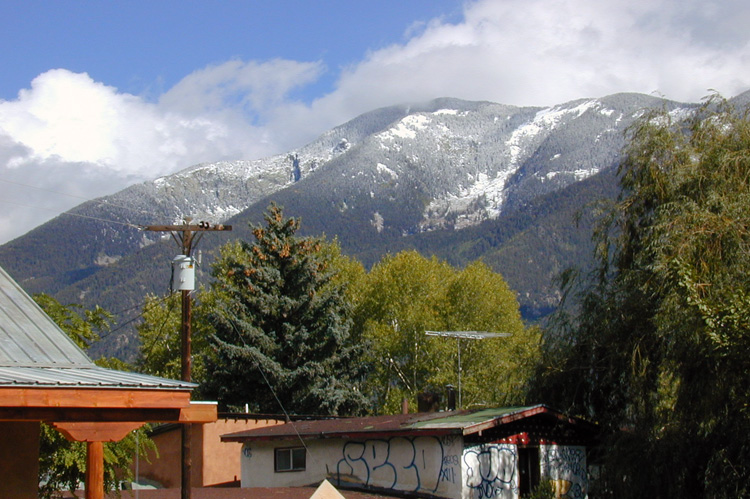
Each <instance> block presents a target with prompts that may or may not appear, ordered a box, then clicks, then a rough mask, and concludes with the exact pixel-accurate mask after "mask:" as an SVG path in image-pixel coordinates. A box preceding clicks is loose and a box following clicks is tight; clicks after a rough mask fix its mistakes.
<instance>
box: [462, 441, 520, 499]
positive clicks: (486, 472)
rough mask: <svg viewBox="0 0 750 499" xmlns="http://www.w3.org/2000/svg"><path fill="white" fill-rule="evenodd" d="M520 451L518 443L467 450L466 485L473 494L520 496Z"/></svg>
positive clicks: (476, 495)
mask: <svg viewBox="0 0 750 499" xmlns="http://www.w3.org/2000/svg"><path fill="white" fill-rule="evenodd" d="M517 462H518V461H517V451H516V446H515V445H509V444H490V445H480V446H478V447H473V448H471V449H467V450H466V451H465V452H464V463H465V464H466V486H467V487H468V488H469V490H470V491H471V497H475V498H477V499H484V498H509V499H510V498H515V497H518V470H517V467H516V463H517Z"/></svg>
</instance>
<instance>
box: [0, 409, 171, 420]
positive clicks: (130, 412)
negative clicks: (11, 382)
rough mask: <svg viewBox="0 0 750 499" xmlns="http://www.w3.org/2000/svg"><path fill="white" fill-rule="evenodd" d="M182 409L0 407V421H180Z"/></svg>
mask: <svg viewBox="0 0 750 499" xmlns="http://www.w3.org/2000/svg"><path fill="white" fill-rule="evenodd" d="M181 411H182V409H106V408H105V409H87V408H77V407H60V408H55V407H0V421H59V422H65V421H91V422H96V421H98V422H104V423H107V422H109V423H115V422H123V421H147V422H173V423H177V422H179V421H180V417H181Z"/></svg>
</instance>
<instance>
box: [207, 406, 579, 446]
mask: <svg viewBox="0 0 750 499" xmlns="http://www.w3.org/2000/svg"><path fill="white" fill-rule="evenodd" d="M539 414H544V415H545V416H547V417H549V418H551V419H555V420H564V421H566V422H568V423H570V424H575V423H576V422H578V421H579V420H576V419H573V418H568V417H566V416H564V415H563V414H561V413H559V412H557V411H554V410H553V409H550V408H549V407H547V406H546V405H533V406H526V407H502V408H496V409H483V410H461V411H449V412H431V413H417V414H396V415H392V416H371V417H363V418H343V419H327V420H318V421H296V422H294V423H286V424H283V425H276V426H267V427H264V428H257V429H253V430H247V431H244V432H239V433H232V434H229V435H222V437H221V438H222V440H224V441H239V442H242V441H246V440H272V439H285V438H296V437H298V436H299V437H301V438H340V437H353V436H357V435H359V436H365V437H372V436H376V435H398V434H401V435H405V434H406V435H446V434H462V435H470V434H473V433H478V432H480V431H482V430H485V429H488V428H492V427H496V426H500V425H503V424H507V423H511V422H513V421H518V420H520V419H524V418H528V417H531V416H536V415H539Z"/></svg>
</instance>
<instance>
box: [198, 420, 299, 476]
mask: <svg viewBox="0 0 750 499" xmlns="http://www.w3.org/2000/svg"><path fill="white" fill-rule="evenodd" d="M284 422H285V421H283V420H280V419H244V418H243V419H232V418H226V419H223V418H222V419H219V420H218V421H216V422H215V423H210V424H207V425H204V426H203V456H205V459H204V460H203V486H204V487H210V486H212V485H218V484H222V483H227V482H233V481H238V480H239V479H240V476H241V475H242V470H241V464H240V460H241V454H242V444H241V443H239V442H222V441H221V436H222V435H227V434H229V433H236V432H239V431H246V430H252V429H254V428H262V427H264V426H271V425H277V424H282V423H284ZM208 456H211V458H210V459H208Z"/></svg>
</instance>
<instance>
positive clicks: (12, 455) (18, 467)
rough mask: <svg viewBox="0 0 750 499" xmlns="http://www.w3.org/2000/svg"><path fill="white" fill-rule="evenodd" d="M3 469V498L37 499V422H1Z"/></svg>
mask: <svg viewBox="0 0 750 499" xmlns="http://www.w3.org/2000/svg"><path fill="white" fill-rule="evenodd" d="M0 470H1V471H0V497H2V498H3V499H29V498H33V497H38V495H39V488H38V487H39V423H38V422H0Z"/></svg>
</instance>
